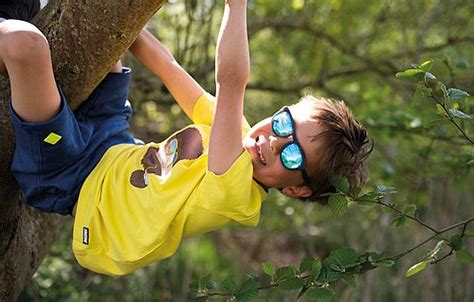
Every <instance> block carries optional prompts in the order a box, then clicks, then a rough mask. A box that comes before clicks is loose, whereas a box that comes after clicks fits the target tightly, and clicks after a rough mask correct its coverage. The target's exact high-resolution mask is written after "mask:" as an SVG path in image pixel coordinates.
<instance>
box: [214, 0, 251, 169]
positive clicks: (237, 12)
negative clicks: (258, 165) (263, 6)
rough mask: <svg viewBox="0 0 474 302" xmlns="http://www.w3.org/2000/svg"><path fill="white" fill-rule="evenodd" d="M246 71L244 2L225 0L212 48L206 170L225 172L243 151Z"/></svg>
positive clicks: (247, 58)
mask: <svg viewBox="0 0 474 302" xmlns="http://www.w3.org/2000/svg"><path fill="white" fill-rule="evenodd" d="M249 72H250V58H249V49H248V40H247V1H246V0H226V5H225V9H224V16H223V19H222V23H221V28H220V31H219V37H218V40H217V49H216V88H217V90H216V107H215V112H214V122H213V124H212V129H211V136H210V141H209V159H208V169H209V170H210V171H212V172H214V173H216V174H223V173H225V172H226V171H227V170H228V169H229V168H230V166H231V165H232V164H233V163H234V161H235V160H236V159H237V158H238V157H239V155H240V154H241V153H242V151H243V146H242V119H243V101H244V92H245V87H246V85H247V81H248V77H249Z"/></svg>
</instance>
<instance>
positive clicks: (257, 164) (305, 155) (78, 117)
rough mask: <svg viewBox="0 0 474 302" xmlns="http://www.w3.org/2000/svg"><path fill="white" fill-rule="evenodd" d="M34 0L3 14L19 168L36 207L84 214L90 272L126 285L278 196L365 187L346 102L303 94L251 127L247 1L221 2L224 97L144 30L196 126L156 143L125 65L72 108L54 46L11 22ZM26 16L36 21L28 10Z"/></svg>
mask: <svg viewBox="0 0 474 302" xmlns="http://www.w3.org/2000/svg"><path fill="white" fill-rule="evenodd" d="M18 3H20V4H18ZM22 4H24V6H23V7H22V6H21V5H22ZM36 4H38V1H32V0H31V1H29V0H28V1H27V0H25V1H20V2H18V1H10V2H8V1H7V3H6V4H3V3H2V4H0V17H3V18H4V19H11V20H5V21H3V22H1V23H0V71H3V72H4V71H6V72H8V75H9V78H10V84H11V91H12V93H11V94H12V95H11V115H12V119H13V124H14V127H15V131H16V137H17V144H16V149H15V154H14V159H13V163H12V172H13V174H14V175H15V177H16V179H17V181H18V183H19V184H20V186H21V188H22V190H23V193H24V199H25V202H26V203H27V204H29V205H31V206H33V207H35V208H38V209H40V210H42V211H47V212H53V213H59V214H63V215H68V214H72V215H73V216H74V217H75V220H74V231H73V250H74V254H75V256H76V258H77V260H78V261H79V263H80V264H81V265H82V266H84V267H86V268H88V269H90V270H93V271H96V272H99V273H103V274H108V275H123V274H127V273H130V272H132V271H134V270H136V269H138V268H140V267H143V266H145V265H147V264H149V263H151V262H155V261H157V260H160V259H164V258H167V257H169V256H171V255H172V254H173V253H174V252H175V251H176V249H177V248H178V246H179V244H180V242H181V239H182V238H183V237H188V236H192V235H195V234H200V233H204V232H208V231H211V230H215V229H218V228H220V227H222V226H223V225H225V224H227V223H229V222H230V221H237V222H239V223H241V224H244V225H250V226H255V225H257V223H258V221H259V216H260V207H261V203H262V200H263V199H264V198H265V195H266V192H267V190H268V189H270V188H277V189H279V190H280V191H281V192H282V193H283V194H285V195H287V196H293V197H298V198H300V199H302V200H311V201H321V200H324V197H322V196H321V195H322V194H323V193H325V192H330V191H334V188H333V186H332V185H331V183H330V179H331V178H333V177H347V178H348V179H349V181H350V184H351V186H353V187H354V186H361V185H363V184H364V183H365V181H366V173H365V168H364V162H363V161H364V159H365V158H366V157H367V155H368V154H369V152H370V150H371V146H370V145H371V142H370V140H369V138H368V137H367V132H366V130H365V129H364V128H363V127H362V126H361V125H360V124H359V122H357V121H356V120H355V119H354V118H353V117H352V114H351V113H350V111H349V110H348V109H347V107H346V106H345V105H344V103H342V102H334V101H331V100H328V99H324V98H315V97H312V96H306V97H304V98H303V99H302V100H300V102H298V103H297V104H294V105H290V106H285V107H283V108H281V109H280V110H278V111H277V112H276V113H275V114H274V115H273V116H272V117H268V118H266V119H264V120H262V121H260V122H259V123H257V124H256V125H255V126H253V127H250V126H249V125H248V123H247V121H246V120H245V118H244V117H243V101H244V92H245V87H246V85H247V81H248V77H249V69H250V63H249V61H250V60H249V50H248V41H247V29H246V10H247V1H246V0H227V1H226V4H225V10H224V17H223V20H222V24H221V28H220V32H219V37H218V41H217V50H216V96H215V97H213V96H211V95H209V94H208V93H206V92H205V91H204V90H203V88H202V87H201V86H200V85H199V84H198V83H197V82H196V81H195V80H194V79H193V78H192V77H191V76H190V75H189V74H188V73H187V72H186V71H185V70H184V69H183V68H182V67H181V66H180V65H179V64H178V63H177V62H176V61H175V59H174V58H173V56H172V55H171V54H170V53H169V52H168V51H167V50H166V49H165V48H164V47H163V46H162V45H161V43H160V42H159V41H158V40H157V39H155V38H154V37H153V36H152V35H151V34H150V33H149V32H147V31H146V30H143V31H142V32H141V33H140V35H139V36H138V38H137V39H136V41H135V42H134V43H133V45H132V46H131V48H130V51H131V52H132V53H133V54H134V55H135V56H136V57H137V58H138V59H139V60H140V61H141V62H142V63H143V64H144V65H145V66H146V67H148V68H149V69H150V70H151V71H152V72H153V73H154V74H156V75H157V76H158V77H159V78H160V79H161V80H162V81H163V83H164V84H165V86H166V87H167V88H168V90H169V91H170V93H171V94H172V95H173V97H174V98H175V99H176V101H177V102H178V104H179V105H180V106H181V108H182V109H183V110H184V112H185V113H186V114H187V115H188V116H189V117H190V118H191V119H192V121H193V124H192V125H189V126H188V127H186V128H184V129H182V130H180V131H177V132H176V133H174V134H172V135H171V136H170V137H169V138H168V139H167V140H165V141H164V142H161V143H148V144H146V145H143V144H140V143H139V142H137V141H136V140H135V139H134V138H133V137H132V135H131V134H130V133H129V132H128V128H129V124H128V119H129V118H130V116H131V113H132V111H131V108H130V105H129V103H128V101H127V96H128V88H129V83H130V77H131V71H130V69H127V68H123V67H122V66H121V64H120V62H118V63H117V64H116V65H115V66H114V68H113V69H112V70H111V73H109V74H108V75H107V77H106V78H105V79H104V80H103V81H102V82H101V83H100V85H99V86H98V87H97V88H96V89H95V90H94V92H93V93H92V94H91V95H90V96H89V98H88V99H87V100H85V101H84V102H83V104H82V105H81V106H80V107H79V108H78V109H77V110H76V111H75V112H72V111H71V109H70V107H69V106H68V104H67V101H66V97H65V96H64V95H63V94H62V92H61V89H60V88H59V87H58V86H57V84H56V82H55V79H54V74H53V70H52V66H51V58H50V52H49V46H48V42H47V40H46V38H45V37H44V36H43V34H42V33H41V32H40V31H39V30H38V29H37V28H36V27H34V26H33V25H32V24H30V23H27V22H25V21H20V20H15V19H22V20H26V21H28V20H29V19H30V18H31V17H32V16H33V15H34V12H35V9H33V8H35V7H36V11H37V10H38V9H39V6H37V5H36ZM35 5H36V6H35ZM14 6H16V7H15V9H13V10H12V9H10V8H11V7H14ZM28 9H30V10H31V11H33V14H31V13H30V14H27V13H24V14H23V13H22V14H18V12H22V11H25V10H28Z"/></svg>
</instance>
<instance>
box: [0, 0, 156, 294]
mask: <svg viewBox="0 0 474 302" xmlns="http://www.w3.org/2000/svg"><path fill="white" fill-rule="evenodd" d="M164 1H165V0H127V1H115V0H62V1H50V3H49V4H48V6H47V7H45V8H44V9H43V10H42V11H41V12H40V14H39V15H38V17H37V20H36V21H35V22H34V23H35V24H37V26H38V27H39V28H40V29H41V30H42V31H43V33H44V34H45V35H46V37H47V38H48V40H49V42H50V46H51V52H52V57H53V65H54V70H55V75H56V78H57V80H58V82H59V83H60V84H61V86H62V87H63V89H64V92H65V95H66V96H67V98H68V100H69V102H70V103H71V105H72V107H73V108H76V107H77V106H78V105H79V104H80V103H81V101H83V100H84V99H85V98H86V97H87V96H88V95H89V94H90V92H91V91H92V90H93V89H94V87H96V86H97V84H98V83H99V82H100V81H101V80H102V79H103V78H104V77H105V75H106V74H107V72H108V70H109V69H110V68H111V67H112V66H113V65H114V63H115V62H116V61H117V60H118V59H119V57H120V55H121V54H122V53H123V52H124V51H125V50H126V49H127V48H128V47H129V46H130V44H131V43H132V42H133V40H134V38H135V37H136V35H137V34H138V33H139V32H140V30H141V29H142V28H143V26H144V25H145V24H146V22H147V21H148V19H149V18H150V17H151V16H152V15H153V14H154V13H155V12H156V11H157V10H158V9H159V7H160V6H161V5H162V4H163V3H164ZM38 80H39V81H41V79H38ZM9 98H10V91H9V88H8V81H7V79H6V78H5V77H2V78H0V99H1V102H0V126H1V129H2V131H0V141H1V142H2V150H1V151H0V167H1V169H0V209H1V212H0V301H14V300H16V298H17V297H18V295H19V293H20V292H21V290H22V288H23V286H24V285H25V283H26V282H28V280H29V279H30V278H31V276H32V275H33V274H34V272H35V271H36V269H37V268H38V266H39V265H40V263H41V261H42V259H43V258H44V256H45V255H46V254H47V252H48V250H49V247H50V246H51V244H52V243H53V241H54V238H55V236H56V234H57V233H58V230H59V228H60V226H61V224H62V223H63V222H64V221H65V218H62V217H59V216H57V215H48V214H43V213H40V212H38V211H36V210H34V209H31V208H27V207H25V206H23V205H22V204H21V202H20V199H19V190H18V186H17V184H16V182H15V181H14V179H13V177H12V175H11V173H10V163H11V158H12V154H13V150H14V141H15V140H14V134H13V130H12V126H11V122H10V116H9V113H8V103H9Z"/></svg>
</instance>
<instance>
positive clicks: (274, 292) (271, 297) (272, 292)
mask: <svg viewBox="0 0 474 302" xmlns="http://www.w3.org/2000/svg"><path fill="white" fill-rule="evenodd" d="M277 293H278V287H272V288H270V289H269V290H268V292H267V300H266V301H267V302H273V301H275V298H276V295H277Z"/></svg>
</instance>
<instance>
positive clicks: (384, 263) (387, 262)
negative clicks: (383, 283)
mask: <svg viewBox="0 0 474 302" xmlns="http://www.w3.org/2000/svg"><path fill="white" fill-rule="evenodd" d="M376 264H377V266H385V267H392V266H393V265H394V264H395V261H393V260H390V259H385V260H382V261H379V262H377V263H376Z"/></svg>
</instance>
